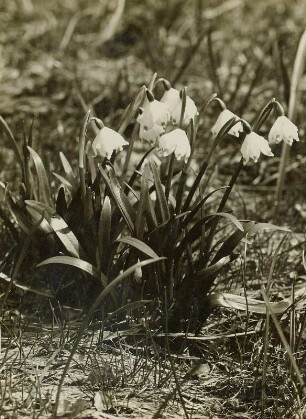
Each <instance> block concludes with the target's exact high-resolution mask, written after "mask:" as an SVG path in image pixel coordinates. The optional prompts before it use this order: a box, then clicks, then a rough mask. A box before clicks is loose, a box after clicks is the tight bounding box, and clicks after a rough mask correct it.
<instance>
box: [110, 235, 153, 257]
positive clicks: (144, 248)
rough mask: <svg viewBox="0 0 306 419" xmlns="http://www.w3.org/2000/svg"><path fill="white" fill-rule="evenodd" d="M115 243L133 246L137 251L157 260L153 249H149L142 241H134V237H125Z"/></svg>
mask: <svg viewBox="0 0 306 419" xmlns="http://www.w3.org/2000/svg"><path fill="white" fill-rule="evenodd" d="M116 241H117V242H120V243H125V244H128V245H129V246H133V247H135V248H136V249H137V250H139V251H140V252H142V253H144V254H145V255H147V256H149V257H151V258H158V255H157V254H156V253H155V252H154V250H153V249H151V247H149V246H148V245H147V244H145V243H144V242H143V241H141V240H138V239H136V238H135V237H129V236H126V237H123V238H121V239H118V240H116Z"/></svg>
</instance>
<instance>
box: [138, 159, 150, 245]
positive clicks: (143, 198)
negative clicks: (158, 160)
mask: <svg viewBox="0 0 306 419" xmlns="http://www.w3.org/2000/svg"><path fill="white" fill-rule="evenodd" d="M148 192H149V168H148V166H147V165H145V166H144V169H143V173H142V178H141V190H140V197H139V203H138V207H137V213H136V220H135V236H136V237H137V238H138V239H140V240H141V239H142V238H143V233H144V227H145V218H144V212H145V210H146V208H147V199H148Z"/></svg>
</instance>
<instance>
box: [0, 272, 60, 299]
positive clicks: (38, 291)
mask: <svg viewBox="0 0 306 419" xmlns="http://www.w3.org/2000/svg"><path fill="white" fill-rule="evenodd" d="M0 279H2V280H4V281H6V282H10V283H12V284H13V285H14V286H15V287H16V288H19V289H21V290H24V291H30V292H34V293H35V294H38V295H42V296H43V297H47V298H54V295H53V294H52V293H51V291H49V290H47V289H44V288H36V287H33V285H31V286H28V285H25V284H22V283H21V282H18V281H14V280H13V279H12V278H10V277H9V276H7V275H5V273H3V272H0Z"/></svg>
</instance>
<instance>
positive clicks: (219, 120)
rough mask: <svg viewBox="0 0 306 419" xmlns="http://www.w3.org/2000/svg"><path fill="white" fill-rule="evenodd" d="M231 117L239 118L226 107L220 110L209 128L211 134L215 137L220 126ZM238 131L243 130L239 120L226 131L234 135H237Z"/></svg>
mask: <svg viewBox="0 0 306 419" xmlns="http://www.w3.org/2000/svg"><path fill="white" fill-rule="evenodd" d="M232 118H236V120H237V121H238V119H239V118H238V116H237V115H235V114H234V113H233V112H231V111H229V110H228V109H224V110H223V111H222V112H220V115H219V116H218V118H217V120H216V122H215V124H214V126H213V127H212V129H211V132H212V134H213V136H214V137H216V136H217V135H218V134H219V132H220V130H221V128H223V127H224V125H225V124H226V123H227V122H228V121H229V120H230V119H232ZM240 132H243V125H242V123H241V122H240V121H239V122H237V124H235V125H234V126H233V127H232V128H231V129H230V130H229V132H228V133H229V134H231V135H234V136H235V137H239V133H240Z"/></svg>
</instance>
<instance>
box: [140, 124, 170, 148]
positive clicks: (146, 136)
mask: <svg viewBox="0 0 306 419" xmlns="http://www.w3.org/2000/svg"><path fill="white" fill-rule="evenodd" d="M164 132H165V126H164V125H159V124H154V125H153V127H152V128H150V129H149V128H148V127H147V125H142V124H141V125H140V128H139V137H140V138H141V139H142V140H145V141H148V142H149V143H151V144H155V143H156V141H157V140H158V138H159V137H160V136H161V135H162V134H163V133H164Z"/></svg>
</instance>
